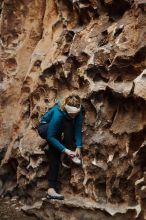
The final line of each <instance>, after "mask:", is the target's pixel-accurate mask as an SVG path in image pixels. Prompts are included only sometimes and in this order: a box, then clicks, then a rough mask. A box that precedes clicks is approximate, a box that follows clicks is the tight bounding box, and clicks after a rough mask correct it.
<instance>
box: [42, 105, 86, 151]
mask: <svg viewBox="0 0 146 220" xmlns="http://www.w3.org/2000/svg"><path fill="white" fill-rule="evenodd" d="M65 118H69V115H68V114H67V112H65V111H62V110H61V109H60V104H59V103H58V104H56V105H54V106H53V107H52V108H51V109H50V110H49V111H48V112H46V113H45V114H44V115H43V117H42V118H41V124H46V123H48V131H47V141H48V142H49V143H50V144H52V145H53V146H54V147H56V148H57V149H58V150H59V151H61V152H64V151H65V150H66V149H67V148H66V147H67V146H66V147H65V146H64V145H63V144H61V143H60V141H59V140H58V139H57V138H56V136H57V134H58V133H59V131H60V129H61V124H62V121H63V120H64V119H65ZM82 121H83V116H82V111H80V112H79V114H78V115H77V116H76V117H75V119H74V125H75V133H74V136H75V146H76V147H78V148H80V147H82Z"/></svg>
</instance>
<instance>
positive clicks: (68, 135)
mask: <svg viewBox="0 0 146 220" xmlns="http://www.w3.org/2000/svg"><path fill="white" fill-rule="evenodd" d="M40 130H41V133H42V134H44V135H42V136H43V138H45V137H46V134H47V124H45V125H41V126H40ZM61 133H63V139H62V140H61V134H60V137H59V136H58V138H57V139H59V141H60V142H61V143H62V144H63V145H64V146H65V147H66V148H68V149H70V150H72V149H74V147H75V141H74V124H73V119H65V120H64V121H63V123H62V128H61ZM48 144H49V142H48ZM48 155H49V176H48V181H49V187H50V188H54V189H56V188H57V185H58V175H59V167H60V158H61V152H60V151H59V150H58V149H56V148H55V147H54V146H52V145H51V144H49V153H48Z"/></svg>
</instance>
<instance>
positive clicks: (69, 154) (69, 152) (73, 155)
mask: <svg viewBox="0 0 146 220" xmlns="http://www.w3.org/2000/svg"><path fill="white" fill-rule="evenodd" d="M64 153H66V154H67V155H68V156H70V157H71V158H73V157H75V156H76V153H75V152H74V151H71V150H68V149H66V150H65V151H64Z"/></svg>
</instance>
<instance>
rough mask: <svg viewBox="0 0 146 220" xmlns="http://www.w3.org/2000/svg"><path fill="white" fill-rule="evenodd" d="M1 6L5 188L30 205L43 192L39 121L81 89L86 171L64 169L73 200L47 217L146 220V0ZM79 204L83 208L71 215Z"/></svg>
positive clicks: (14, 0) (0, 190)
mask: <svg viewBox="0 0 146 220" xmlns="http://www.w3.org/2000/svg"><path fill="white" fill-rule="evenodd" d="M0 7H1V17H0V23H1V64H0V91H1V99H0V101H1V110H0V111H1V116H0V119H1V126H0V131H1V132H0V133H1V139H0V144H1V147H0V151H1V153H0V159H1V169H0V177H1V180H0V194H1V195H3V196H10V197H11V196H14V195H18V196H19V198H20V199H21V200H23V201H24V202H25V203H27V204H29V205H30V204H32V203H34V202H35V201H37V199H40V198H41V197H42V196H44V195H45V192H46V189H47V187H48V183H47V172H48V159H47V153H46V150H45V149H47V146H46V143H45V142H44V141H43V140H42V139H40V137H39V136H38V134H37V131H36V125H37V124H38V122H39V120H40V117H41V116H42V115H43V113H44V112H45V111H47V110H48V109H49V108H50V107H51V106H52V105H53V104H54V103H55V102H56V100H58V99H59V98H60V97H63V96H66V95H68V94H70V93H72V92H76V93H78V94H79V95H80V97H81V98H82V100H83V107H84V109H85V111H84V127H83V141H84V149H83V169H81V168H72V169H71V170H67V169H65V168H63V167H62V168H61V174H60V175H61V177H60V178H61V183H62V185H61V190H62V192H63V193H64V195H65V196H66V197H67V198H69V199H68V200H66V201H65V202H63V203H57V204H56V203H49V206H50V213H55V214H52V215H51V216H52V217H49V219H63V218H64V217H63V216H65V219H72V220H74V219H84V220H85V219H86V220H87V219H97V216H99V219H126V218H127V219H131V218H132V219H135V218H137V219H139V220H140V219H141V220H142V219H146V211H145V207H146V202H145V198H146V194H145V192H146V172H145V170H146V162H145V154H146V138H145V137H146V114H145V112H146V84H145V82H146V69H145V68H146V41H145V38H146V28H145V26H146V6H145V3H144V1H138V0H137V1H136V0H135V1H133V0H118V1H114V0H99V1H95V0H86V1H85V0H60V1H59V0H46V1H45V0H19V1H18V0H3V1H1V2H0ZM72 197H74V198H76V199H75V201H73V200H71V199H70V198H72ZM83 200H84V202H83V203H82V202H79V201H83ZM44 203H45V202H41V203H40V204H39V210H40V211H39V212H36V211H34V213H35V214H36V215H37V213H38V216H39V215H40V213H42V215H41V217H40V219H48V216H50V213H48V211H46V210H47V207H48V206H47V205H45V204H44ZM71 208H72V210H75V208H76V209H77V210H78V213H79V214H76V215H73V216H72V217H71V218H70V215H69V216H68V214H67V213H68V212H69V210H71ZM30 209H31V210H35V208H34V207H33V206H32V207H29V208H26V207H25V208H24V210H30ZM53 210H54V211H53ZM61 210H62V211H61ZM88 210H92V211H91V212H92V213H91V215H89V213H90V212H89V211H88ZM100 210H104V211H103V212H101V211H100ZM31 212H33V211H31ZM105 212H106V213H108V214H109V215H108V214H104V213H105ZM56 213H58V214H56ZM61 213H63V214H61ZM82 213H84V214H82ZM85 213H86V214H85ZM120 213H121V214H120ZM124 213H125V214H124ZM110 215H111V216H113V217H110ZM53 216H54V217H53ZM57 216H58V218H57Z"/></svg>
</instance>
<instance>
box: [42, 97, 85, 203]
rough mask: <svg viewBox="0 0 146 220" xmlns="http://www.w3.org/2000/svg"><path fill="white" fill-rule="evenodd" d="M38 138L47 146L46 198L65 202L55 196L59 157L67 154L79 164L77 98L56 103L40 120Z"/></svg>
mask: <svg viewBox="0 0 146 220" xmlns="http://www.w3.org/2000/svg"><path fill="white" fill-rule="evenodd" d="M38 132H39V134H40V136H41V137H42V138H44V139H46V140H47V142H48V144H49V176H48V181H49V189H48V196H47V197H48V198H49V199H60V200H62V199H64V196H63V195H61V194H58V193H57V190H56V189H57V185H58V174H59V167H60V158H61V154H66V155H68V157H69V158H70V159H71V160H72V161H73V162H74V163H76V164H81V147H82V110H81V99H80V97H79V96H78V95H70V96H68V97H67V98H65V99H64V100H62V101H60V102H58V103H57V104H55V105H54V106H53V107H52V108H51V109H50V110H49V111H48V112H46V113H45V114H44V116H43V117H42V118H41V122H40V124H39V126H38Z"/></svg>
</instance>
